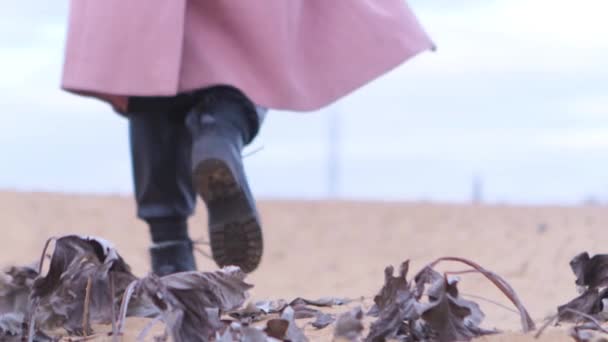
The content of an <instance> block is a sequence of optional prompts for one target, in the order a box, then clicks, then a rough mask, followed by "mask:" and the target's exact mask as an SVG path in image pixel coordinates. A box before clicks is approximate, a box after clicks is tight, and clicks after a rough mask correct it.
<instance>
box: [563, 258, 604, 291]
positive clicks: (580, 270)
mask: <svg viewBox="0 0 608 342" xmlns="http://www.w3.org/2000/svg"><path fill="white" fill-rule="evenodd" d="M570 267H571V268H572V271H573V272H574V274H575V275H576V284H577V285H579V286H587V287H589V288H596V287H600V286H607V285H608V254H596V255H594V256H593V257H591V258H590V257H589V254H588V253H587V252H583V253H581V254H579V255H577V256H575V257H574V258H572V260H571V261H570Z"/></svg>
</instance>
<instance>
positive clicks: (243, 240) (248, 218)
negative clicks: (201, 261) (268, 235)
mask: <svg viewBox="0 0 608 342" xmlns="http://www.w3.org/2000/svg"><path fill="white" fill-rule="evenodd" d="M194 182H195V183H194V184H195V186H196V188H197V190H198V193H199V195H200V196H201V197H202V199H203V201H204V202H205V204H206V205H207V209H208V215H209V239H210V243H211V253H212V255H213V259H214V260H215V262H216V263H217V265H218V266H220V267H224V266H229V265H234V266H239V267H240V268H241V270H242V271H243V272H246V273H250V272H252V271H253V270H255V269H256V268H257V267H258V265H259V264H260V261H261V259H262V252H263V239H262V229H261V226H260V222H259V220H258V218H257V215H256V212H255V208H254V207H253V206H254V205H255V204H254V203H249V200H248V198H247V196H246V195H245V192H244V191H243V188H242V187H241V186H240V185H239V183H238V182H237V180H236V177H235V175H234V174H233V173H232V171H231V170H230V168H229V167H228V165H227V164H226V163H225V162H224V161H222V160H219V159H208V160H204V161H202V162H201V163H199V164H198V165H197V166H196V168H195V170H194Z"/></svg>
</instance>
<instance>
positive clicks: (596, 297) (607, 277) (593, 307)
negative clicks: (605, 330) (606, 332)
mask: <svg viewBox="0 0 608 342" xmlns="http://www.w3.org/2000/svg"><path fill="white" fill-rule="evenodd" d="M570 268H571V269H572V272H573V273H574V275H575V276H576V284H577V285H578V286H579V287H581V288H582V289H583V292H582V293H581V294H580V295H579V296H578V297H576V298H574V299H573V300H571V301H569V302H568V303H566V304H563V305H560V306H559V307H558V308H557V313H558V322H563V321H566V322H582V321H588V320H589V319H588V317H592V318H593V319H598V320H600V321H606V320H607V319H608V317H607V314H606V312H604V311H605V310H606V308H605V307H604V304H603V303H604V301H606V300H607V299H608V288H605V287H606V286H607V285H608V255H606V254H598V255H594V256H593V257H589V254H588V253H587V252H583V253H580V254H578V255H576V256H575V257H574V258H572V260H571V261H570ZM602 287H604V288H603V289H601V290H600V288H602ZM581 314H583V315H581Z"/></svg>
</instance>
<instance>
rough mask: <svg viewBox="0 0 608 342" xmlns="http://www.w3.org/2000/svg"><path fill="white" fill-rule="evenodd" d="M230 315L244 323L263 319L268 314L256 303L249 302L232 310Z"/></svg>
mask: <svg viewBox="0 0 608 342" xmlns="http://www.w3.org/2000/svg"><path fill="white" fill-rule="evenodd" d="M229 316H230V317H232V318H235V319H237V320H238V321H239V322H241V323H243V324H249V323H252V322H258V321H261V320H263V319H264V318H265V317H266V316H268V314H267V313H266V312H264V311H263V310H261V309H260V308H258V307H257V306H256V305H255V304H253V303H248V304H247V305H246V306H245V307H244V308H242V309H238V310H234V311H232V312H230V313H229Z"/></svg>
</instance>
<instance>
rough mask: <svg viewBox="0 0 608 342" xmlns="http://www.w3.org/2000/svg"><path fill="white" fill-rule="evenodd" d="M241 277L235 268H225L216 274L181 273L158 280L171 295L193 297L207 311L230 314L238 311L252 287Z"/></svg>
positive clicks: (240, 272) (243, 275)
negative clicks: (210, 309)
mask: <svg viewBox="0 0 608 342" xmlns="http://www.w3.org/2000/svg"><path fill="white" fill-rule="evenodd" d="M244 279H245V273H244V272H242V271H241V270H240V269H239V268H238V267H234V266H232V267H225V268H223V269H221V270H219V271H217V272H182V273H175V274H171V275H168V276H165V277H163V278H161V281H162V282H163V284H164V285H165V286H166V287H167V288H168V289H169V290H170V291H171V292H172V293H174V294H175V295H177V296H183V297H184V299H187V297H189V296H190V294H192V295H195V296H196V298H197V301H200V303H201V304H202V305H203V306H205V307H209V308H218V309H220V310H221V311H230V310H234V309H237V308H239V307H240V306H241V305H243V303H244V302H245V300H246V299H247V291H248V290H249V289H251V288H252V287H253V286H252V285H250V284H247V283H245V282H244Z"/></svg>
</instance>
